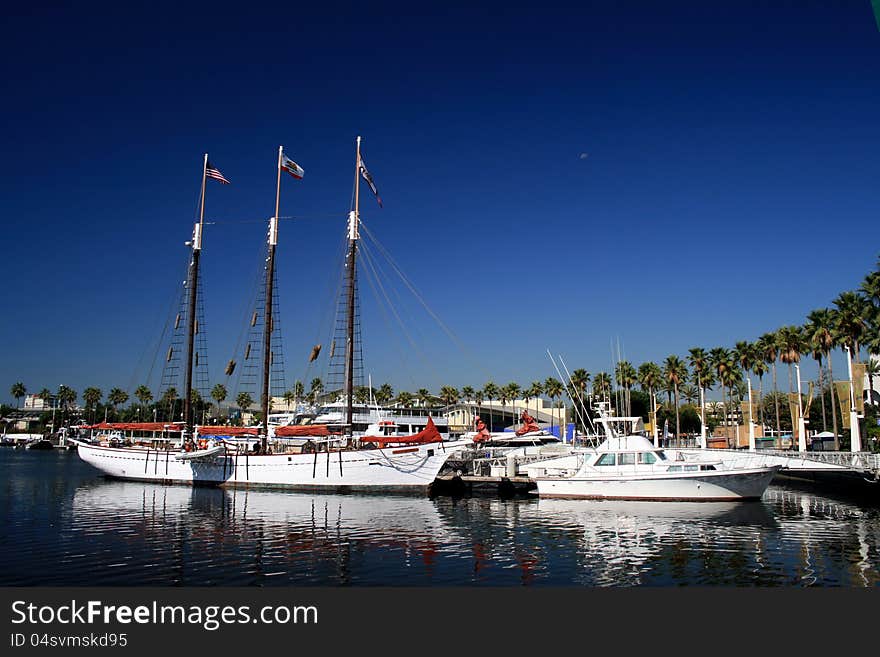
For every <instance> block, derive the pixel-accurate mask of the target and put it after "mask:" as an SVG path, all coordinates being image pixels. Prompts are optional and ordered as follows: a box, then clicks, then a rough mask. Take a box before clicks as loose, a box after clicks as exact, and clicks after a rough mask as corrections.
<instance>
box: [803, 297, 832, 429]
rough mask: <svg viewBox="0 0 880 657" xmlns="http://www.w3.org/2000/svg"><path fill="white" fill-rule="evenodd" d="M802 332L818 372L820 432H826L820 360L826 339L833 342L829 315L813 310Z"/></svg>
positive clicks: (826, 422) (823, 355) (826, 311)
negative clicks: (820, 402) (820, 394)
mask: <svg viewBox="0 0 880 657" xmlns="http://www.w3.org/2000/svg"><path fill="white" fill-rule="evenodd" d="M803 332H804V342H805V343H806V345H805V346H806V347H807V349H808V350H809V352H810V355H812V357H813V360H815V361H816V365H817V368H818V370H819V390H820V391H821V393H822V431H827V430H828V420H827V418H826V417H825V383H824V381H823V373H822V370H823V368H822V359H823V358H824V357H825V353H826V337H827V339H828V340H829V341H831V342H833V339H832V337H831V325H830V314H829V312H828V310H827V309H825V308H822V309H819V310H814V311H813V312H811V313H810V314H809V315H807V323H806V324H804V328H803ZM828 350H830V345H829V347H828ZM829 368H830V364H829ZM831 387H832V388H834V379H832V380H831ZM831 399H832V402H831V403H832V405H833V404H834V397H832V398H831ZM834 415H835V419H836V417H837V413H835V414H834ZM835 425H836V422H835ZM834 433H835V435H837V431H835V432H834Z"/></svg>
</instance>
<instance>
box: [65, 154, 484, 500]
mask: <svg viewBox="0 0 880 657" xmlns="http://www.w3.org/2000/svg"><path fill="white" fill-rule="evenodd" d="M360 143H361V138H360V137H358V138H357V157H356V166H355V195H354V209H353V210H351V211H350V212H349V215H348V227H347V230H348V257H347V259H346V273H347V276H349V277H350V280H349V285H348V290H349V298H348V302H347V305H348V320H347V321H348V326H347V329H348V330H347V340H346V345H345V349H346V351H345V356H346V359H345V377H344V391H343V399H344V400H345V403H346V409H345V419H346V422H345V424H344V425H343V429H344V430H343V431H342V432H341V433H332V432H331V431H330V430H329V429H328V427H326V426H314V425H308V426H291V427H276V428H273V429H274V430H273V431H271V432H270V426H269V423H268V418H269V404H270V390H269V373H270V365H271V362H270V359H271V334H272V328H273V319H272V312H273V307H272V299H273V289H272V285H273V280H274V265H275V252H276V247H277V244H278V220H279V207H280V197H281V172H282V170H286V171H288V172H290V173H291V174H292V175H294V177H302V173H303V171H302V169H301V168H300V167H299V165H297V164H296V163H294V162H293V161H292V160H290V159H289V158H288V157H287V156H286V155H285V154H284V150H283V147H279V148H278V171H277V186H276V193H275V213H274V215H273V216H272V217H271V218H270V220H269V231H268V238H267V246H268V257H267V261H266V262H267V265H266V267H267V272H266V273H267V275H266V295H265V304H266V308H265V320H264V328H263V331H264V335H263V373H262V374H263V375H262V397H261V406H262V421H261V426H260V427H253V428H251V427H246V428H239V433H245V434H248V433H250V434H256V435H258V437H259V442H258V443H257V444H256V445H255V448H254V449H252V448H251V447H250V445H249V443H248V442H234V443H233V442H225V441H215V442H214V444H213V445H212V446H210V447H208V446H207V445H202V444H201V443H202V441H199V440H198V433H199V432H198V429H199V428H198V427H196V426H195V422H194V417H193V412H192V407H191V396H192V368H193V344H194V339H193V336H194V335H195V308H196V303H197V300H196V296H197V291H198V276H199V260H200V256H201V248H202V230H203V227H204V208H205V182H206V178H207V177H209V171H210V172H211V174H213V172H214V171H215V170H209V165H208V156H207V155H205V163H204V167H203V169H202V197H201V204H200V214H199V221H198V222H197V223H196V224H195V227H194V229H193V240H192V243H191V245H192V259H191V261H190V266H189V272H188V279H187V289H188V295H189V296H188V306H189V313H188V339H187V356H186V361H185V363H184V367H185V370H184V371H185V379H184V395H183V401H184V408H183V426H182V428H181V429H182V430H181V440H180V443H179V444H178V445H175V446H174V447H171V446H169V445H168V444H167V443H164V444H159V443H154V444H146V445H133V446H126V447H110V446H98V445H91V444H87V443H84V442H78V443H77V444H78V453H79V455H80V458H82V459H83V460H84V461H85V462H86V463H89V464H90V465H92V466H94V467H95V468H97V469H98V470H100V471H101V472H103V473H105V474H107V475H109V476H111V477H116V478H121V479H136V480H143V481H157V482H163V483H188V484H194V483H204V484H219V485H228V486H252V485H253V486H275V487H283V488H291V489H301V490H329V491H333V490H364V491H384V490H409V491H427V490H428V488H429V487H430V486H431V484H432V483H433V482H434V480H435V479H436V477H437V474H438V473H439V472H440V469H441V468H442V467H443V465H444V463H445V462H446V460H447V459H448V458H449V456H450V455H451V454H452V453H453V452H454V451H456V450H457V449H460V448H462V447H465V446H468V445H471V444H473V443H472V441H470V440H458V441H444V440H443V437H442V436H441V434H440V432H439V431H438V430H437V428H436V426H434V423H433V422H432V421H431V419H430V418H429V419H428V423H427V426H426V427H425V429H424V430H423V431H420V432H418V433H416V434H413V435H410V436H358V435H354V434H353V433H352V426H353V399H354V394H353V393H354V385H353V384H354V377H353V370H354V366H353V363H354V340H355V336H354V303H355V301H354V289H355V286H354V277H355V276H356V258H357V250H358V240H359V226H360V213H359V187H360V179H361V178H364V180H365V181H366V182H367V183H368V184H369V185H370V187H371V188H374V186H373V184H372V180H371V178H370V176H369V174H368V173H366V169H365V167H364V166H363V162H362V160H361V152H360ZM210 177H216V175H211V176H210ZM221 177H222V176H221ZM221 182H225V179H224V180H221ZM377 197H378V195H377ZM210 433H216V428H215V427H212V428H211V429H210ZM270 434H272V435H273V436H279V437H283V436H308V437H309V438H311V440H310V441H309V443H310V445H311V446H312V449H311V450H309V451H308V452H304V451H303V450H302V448H301V447H297V446H292V445H290V444H288V445H286V446H285V445H282V444H280V443H277V442H274V441H272V442H270Z"/></svg>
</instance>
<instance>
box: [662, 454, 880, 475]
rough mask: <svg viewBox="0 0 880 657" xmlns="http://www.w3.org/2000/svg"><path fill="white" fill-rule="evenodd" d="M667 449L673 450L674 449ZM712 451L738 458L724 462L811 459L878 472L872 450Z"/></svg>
mask: <svg viewBox="0 0 880 657" xmlns="http://www.w3.org/2000/svg"><path fill="white" fill-rule="evenodd" d="M667 451H670V452H673V451H674V450H667ZM713 452H716V453H718V452H720V453H722V454H725V455H732V454H735V455H736V456H737V457H738V458H736V459H734V460H731V459H729V458H727V459H725V462H726V463H729V464H735V465H743V464H752V465H779V462H780V460H784V461H801V462H804V461H813V462H815V463H826V464H828V465H835V466H838V467H841V468H847V469H849V470H860V471H864V472H871V473H874V474H878V473H880V454H874V453H872V452H798V451H793V450H782V449H761V450H757V451H754V452H749V451H744V450H741V449H712V450H706V452H705V453H706V454H712V453H713ZM701 453H702V450H701Z"/></svg>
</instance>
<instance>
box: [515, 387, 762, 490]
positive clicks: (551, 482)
mask: <svg viewBox="0 0 880 657" xmlns="http://www.w3.org/2000/svg"><path fill="white" fill-rule="evenodd" d="M596 410H598V411H599V421H600V423H601V424H602V426H603V427H604V429H605V434H606V436H607V437H606V440H605V441H604V442H603V443H602V444H601V445H599V446H598V447H597V448H596V449H595V450H585V451H581V452H577V453H575V454H573V455H570V456H568V457H566V459H565V461H563V462H560V461H561V460H560V459H556V460H554V461H548V462H544V463H536V464H532V465H531V466H530V467H529V471H530V472H529V474H530V475H531V476H532V478H533V479H534V480H535V482H536V483H537V487H538V491H537V492H538V495H539V496H540V497H569V498H584V499H622V500H667V501H673V500H678V501H726V500H747V499H758V498H760V497H761V496H762V495H763V494H764V491H765V490H766V489H767V486H769V485H770V481H771V480H772V479H773V475H774V474H776V472H777V471H778V470H779V466H760V467H756V466H754V465H748V464H746V465H744V466H740V465H737V464H736V463H734V462H732V461H727V462H725V461H723V460H721V459H710V458H704V459H702V460H699V461H692V460H685V459H684V456H683V455H680V454H678V453H677V452H669V453H667V452H666V451H665V450H663V449H660V448H658V447H655V446H654V444H653V443H652V442H651V441H650V440H648V439H647V438H646V437H645V436H642V435H634V434H629V435H618V434H617V433H615V431H614V430H613V428H612V426H611V422H610V421H609V420H610V419H611V418H610V416H609V414H608V407H607V405H602V404H599V405H598V406H597V409H596Z"/></svg>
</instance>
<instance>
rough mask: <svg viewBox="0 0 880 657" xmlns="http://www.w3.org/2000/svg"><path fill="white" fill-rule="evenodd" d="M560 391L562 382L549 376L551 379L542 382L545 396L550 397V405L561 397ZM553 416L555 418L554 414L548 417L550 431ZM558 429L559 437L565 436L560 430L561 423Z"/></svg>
mask: <svg viewBox="0 0 880 657" xmlns="http://www.w3.org/2000/svg"><path fill="white" fill-rule="evenodd" d="M562 391H563V386H562V382H561V381H559V380H558V379H554V378H553V377H552V376H551V377H548V378H547V380H546V381H544V392H545V393H546V394H547V396H548V397H550V402H551V404H552V403H553V400H555V399H556V398H557V397H560V396H561V395H562ZM554 416H555V414H554V413H551V415H550V417H551V421H550V428H551V429H552V428H553V420H552V418H554ZM559 428H560V431H559V437H560V438H562V437H563V436H564V435H565V432H564V431H563V430H562V425H561V423H560V427H559Z"/></svg>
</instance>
